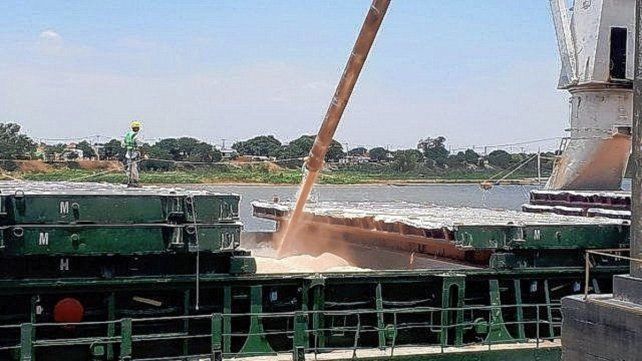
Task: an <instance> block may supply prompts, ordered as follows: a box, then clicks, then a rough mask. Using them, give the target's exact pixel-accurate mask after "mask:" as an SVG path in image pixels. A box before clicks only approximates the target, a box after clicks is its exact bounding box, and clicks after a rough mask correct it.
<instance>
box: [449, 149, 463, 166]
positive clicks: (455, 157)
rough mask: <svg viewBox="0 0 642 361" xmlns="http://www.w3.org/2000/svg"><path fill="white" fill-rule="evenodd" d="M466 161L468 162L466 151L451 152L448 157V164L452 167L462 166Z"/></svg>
mask: <svg viewBox="0 0 642 361" xmlns="http://www.w3.org/2000/svg"><path fill="white" fill-rule="evenodd" d="M465 163H466V153H464V152H457V154H451V155H449V156H448V159H447V160H446V164H448V166H449V167H451V168H460V167H462V166H464V164H465Z"/></svg>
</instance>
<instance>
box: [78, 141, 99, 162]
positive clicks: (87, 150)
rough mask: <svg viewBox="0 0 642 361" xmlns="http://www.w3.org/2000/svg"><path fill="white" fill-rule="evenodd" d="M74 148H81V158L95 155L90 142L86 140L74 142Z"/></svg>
mask: <svg viewBox="0 0 642 361" xmlns="http://www.w3.org/2000/svg"><path fill="white" fill-rule="evenodd" d="M76 149H78V150H82V156H83V158H94V157H95V156H96V152H95V151H94V148H92V146H91V144H89V142H88V141H86V140H83V141H82V142H80V143H78V144H76Z"/></svg>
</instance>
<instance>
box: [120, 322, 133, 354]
mask: <svg viewBox="0 0 642 361" xmlns="http://www.w3.org/2000/svg"><path fill="white" fill-rule="evenodd" d="M131 359H132V319H131V318H123V319H122V320H121V321H120V361H129V360H131Z"/></svg>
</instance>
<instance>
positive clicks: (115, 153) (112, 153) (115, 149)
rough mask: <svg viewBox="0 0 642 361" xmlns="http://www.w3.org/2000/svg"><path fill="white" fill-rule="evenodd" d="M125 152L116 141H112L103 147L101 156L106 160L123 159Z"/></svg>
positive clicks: (118, 141)
mask: <svg viewBox="0 0 642 361" xmlns="http://www.w3.org/2000/svg"><path fill="white" fill-rule="evenodd" d="M125 151H126V150H125V148H123V146H122V144H121V142H120V140H118V139H112V140H110V141H109V142H107V143H105V145H104V146H103V154H104V156H105V158H107V159H123V158H124V157H125Z"/></svg>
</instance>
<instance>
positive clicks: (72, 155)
mask: <svg viewBox="0 0 642 361" xmlns="http://www.w3.org/2000/svg"><path fill="white" fill-rule="evenodd" d="M65 156H66V158H67V159H68V160H76V159H78V153H76V152H66V153H65Z"/></svg>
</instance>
